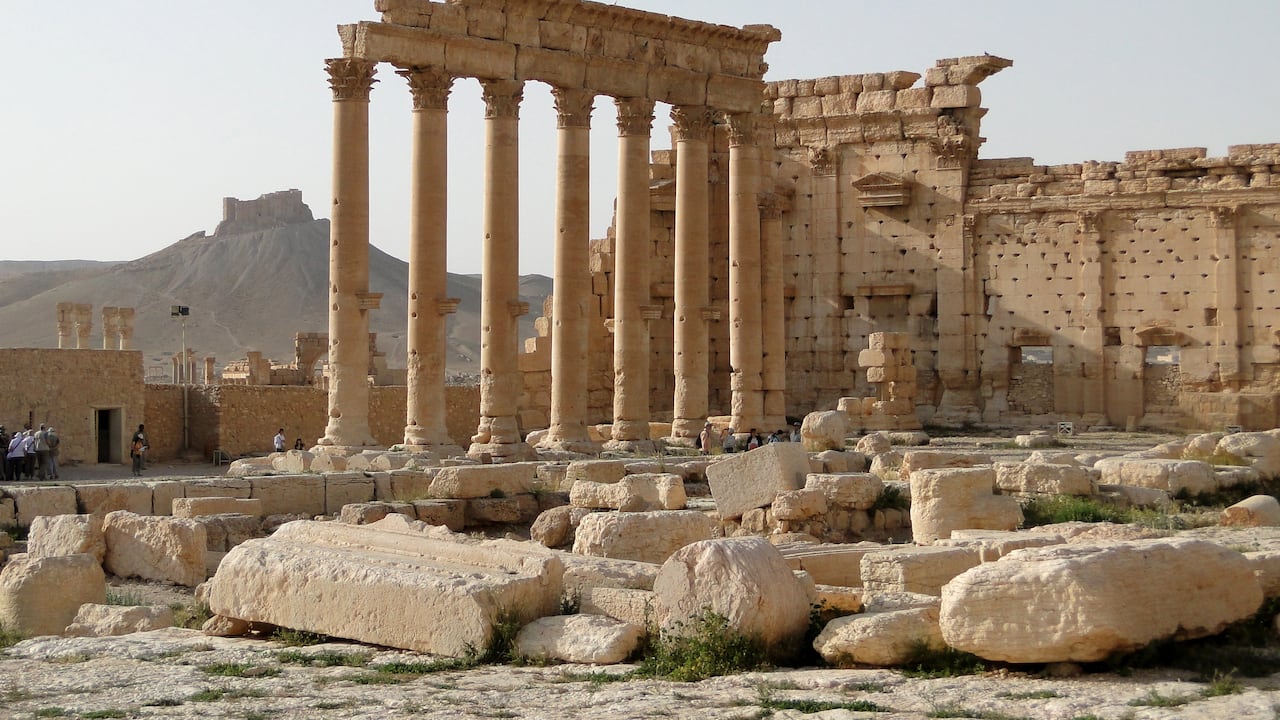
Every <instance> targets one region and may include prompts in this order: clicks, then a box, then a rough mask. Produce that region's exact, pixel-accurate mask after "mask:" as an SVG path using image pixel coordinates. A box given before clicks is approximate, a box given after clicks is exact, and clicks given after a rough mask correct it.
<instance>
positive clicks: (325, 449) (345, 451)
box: [309, 438, 382, 457]
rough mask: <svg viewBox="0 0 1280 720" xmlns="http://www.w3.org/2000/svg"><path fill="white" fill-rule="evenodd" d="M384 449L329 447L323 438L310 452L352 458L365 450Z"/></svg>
mask: <svg viewBox="0 0 1280 720" xmlns="http://www.w3.org/2000/svg"><path fill="white" fill-rule="evenodd" d="M375 448H377V449H382V446H381V445H327V444H325V439H324V438H321V439H320V443H319V444H318V445H316V446H315V447H313V448H311V449H310V450H309V452H311V453H313V454H316V455H337V456H339V457H351V456H353V455H359V454H361V453H363V452H364V451H365V450H371V449H375Z"/></svg>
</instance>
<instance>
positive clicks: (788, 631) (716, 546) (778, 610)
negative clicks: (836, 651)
mask: <svg viewBox="0 0 1280 720" xmlns="http://www.w3.org/2000/svg"><path fill="white" fill-rule="evenodd" d="M653 592H654V596H655V598H654V599H655V611H656V620H657V623H658V627H660V628H661V629H662V631H663V632H670V633H676V634H690V633H694V632H696V631H697V623H698V621H699V620H700V619H702V618H703V617H704V614H705V613H707V612H712V613H715V614H717V615H721V616H723V617H724V618H725V619H726V620H727V621H728V627H729V628H731V629H733V630H736V631H738V632H741V633H743V634H746V635H751V636H755V637H758V638H759V639H760V640H761V642H763V644H764V646H765V648H766V650H768V651H770V652H771V653H775V654H778V655H781V656H786V655H788V654H789V653H791V652H793V651H794V650H795V649H796V648H797V647H798V646H799V644H800V642H801V641H802V640H803V638H804V632H805V629H806V628H807V627H808V625H809V608H810V605H811V604H812V602H813V600H814V597H815V593H814V590H813V586H812V584H809V585H807V586H806V584H805V583H804V582H802V581H801V579H800V578H798V577H796V575H795V573H793V572H792V571H791V568H790V567H789V566H788V565H787V561H786V560H785V559H783V557H782V555H781V554H780V553H779V552H778V551H777V549H776V548H774V547H773V546H772V545H770V544H769V542H768V541H767V540H765V539H763V538H725V539H719V540H704V541H702V542H696V543H693V544H692V545H688V546H686V547H684V548H681V549H680V550H677V551H676V553H675V554H674V555H672V556H671V558H670V559H669V560H667V561H666V562H665V563H663V565H662V569H661V570H659V571H658V577H657V579H656V580H654V583H653Z"/></svg>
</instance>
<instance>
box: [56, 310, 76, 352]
mask: <svg viewBox="0 0 1280 720" xmlns="http://www.w3.org/2000/svg"><path fill="white" fill-rule="evenodd" d="M75 324H76V322H75V305H74V304H72V303H69V302H60V303H58V349H59V350H65V349H66V348H67V347H68V346H69V345H71V331H72V330H73V329H74V328H75Z"/></svg>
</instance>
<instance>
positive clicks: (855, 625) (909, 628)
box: [813, 607, 946, 667]
mask: <svg viewBox="0 0 1280 720" xmlns="http://www.w3.org/2000/svg"><path fill="white" fill-rule="evenodd" d="M938 614H939V611H938V608H937V607H921V608H907V609H903V610H889V611H887V612H867V613H862V614H860V615H848V616H845V617H839V618H836V619H834V620H832V621H831V622H829V623H827V625H826V627H824V628H823V629H822V632H821V633H819V634H818V637H817V638H815V639H814V641H813V649H814V650H817V651H818V654H819V655H821V656H822V658H823V659H824V660H826V661H827V662H829V663H831V664H833V665H836V666H838V667H844V666H849V665H855V664H858V665H877V666H880V667H893V666H896V665H903V664H906V663H908V662H910V661H911V660H912V659H913V658H915V657H918V654H919V652H920V649H921V648H928V649H931V650H941V649H943V648H944V647H946V643H945V642H943V639H942V629H941V628H940V627H939V625H938Z"/></svg>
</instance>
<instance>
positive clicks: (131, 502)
mask: <svg viewBox="0 0 1280 720" xmlns="http://www.w3.org/2000/svg"><path fill="white" fill-rule="evenodd" d="M76 502H77V505H78V506H79V510H80V512H81V513H82V514H86V515H106V514H107V513H109V512H114V511H116V510H128V511H129V512H131V513H137V514H139V515H150V514H151V510H152V504H151V487H150V486H149V485H144V484H141V483H137V484H135V483H112V484H109V485H77V486H76Z"/></svg>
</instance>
